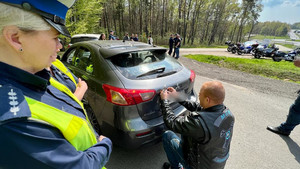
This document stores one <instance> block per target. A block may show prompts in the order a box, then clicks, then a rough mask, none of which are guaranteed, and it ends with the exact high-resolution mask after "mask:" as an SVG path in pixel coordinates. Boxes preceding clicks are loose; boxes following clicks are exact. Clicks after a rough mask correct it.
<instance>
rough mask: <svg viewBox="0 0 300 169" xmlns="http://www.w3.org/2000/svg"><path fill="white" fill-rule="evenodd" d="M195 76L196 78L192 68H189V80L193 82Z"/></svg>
mask: <svg viewBox="0 0 300 169" xmlns="http://www.w3.org/2000/svg"><path fill="white" fill-rule="evenodd" d="M195 78H196V74H195V72H194V71H193V70H191V75H190V81H191V82H194V80H195Z"/></svg>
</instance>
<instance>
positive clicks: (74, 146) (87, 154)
mask: <svg viewBox="0 0 300 169" xmlns="http://www.w3.org/2000/svg"><path fill="white" fill-rule="evenodd" d="M73 3H74V0H43V1H41V0H26V1H23V0H0V30H1V32H0V103H1V106H0V150H1V152H0V168H5V169H19V168H26V169H27V168H30V169H35V168H36V169H48V168H56V169H59V168H63V169H66V168H72V169H94V168H95V169H96V168H102V167H103V166H104V165H105V164H106V163H107V161H108V159H109V156H110V153H111V150H112V143H111V141H110V139H108V138H106V137H104V136H99V137H97V136H96V134H95V132H94V130H93V129H92V127H91V126H90V124H89V122H88V120H87V117H86V115H85V112H84V110H83V109H82V106H81V105H80V103H79V102H77V101H76V99H74V98H73V97H74V96H73V95H72V94H68V93H67V92H63V88H64V87H63V86H64V85H62V86H61V85H59V84H60V83H56V84H52V83H51V85H50V74H49V72H48V71H47V70H46V69H45V68H46V67H49V66H50V65H51V63H52V62H53V61H55V59H56V56H57V52H58V51H59V49H60V48H62V46H61V44H60V43H59V41H58V37H57V36H58V35H59V34H64V35H66V36H69V32H68V31H67V29H66V27H65V26H64V22H65V15H66V12H67V10H68V8H69V7H71V6H72V5H73Z"/></svg>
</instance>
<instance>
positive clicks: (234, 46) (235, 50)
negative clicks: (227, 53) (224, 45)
mask: <svg viewBox="0 0 300 169" xmlns="http://www.w3.org/2000/svg"><path fill="white" fill-rule="evenodd" d="M241 46H242V44H241V43H239V42H238V43H236V44H234V45H233V46H232V48H231V53H232V54H235V53H236V52H237V51H238V50H239V49H240V47H241Z"/></svg>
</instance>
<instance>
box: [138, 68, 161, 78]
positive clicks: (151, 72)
mask: <svg viewBox="0 0 300 169" xmlns="http://www.w3.org/2000/svg"><path fill="white" fill-rule="evenodd" d="M165 69H166V68H165V67H161V68H157V69H153V70H150V71H148V72H146V73H143V74H140V75H138V76H137V77H136V78H139V77H142V76H147V75H153V74H156V73H162V72H164V71H165Z"/></svg>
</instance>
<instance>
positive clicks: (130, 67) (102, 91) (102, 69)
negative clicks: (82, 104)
mask: <svg viewBox="0 0 300 169" xmlns="http://www.w3.org/2000/svg"><path fill="white" fill-rule="evenodd" d="M62 61H64V62H65V64H66V65H67V66H68V67H69V69H70V70H71V71H72V72H73V73H74V74H75V75H77V76H78V77H81V78H82V79H84V80H85V81H86V82H87V84H88V86H89V88H88V91H87V93H86V95H85V99H86V100H87V101H88V103H89V105H90V107H91V109H89V108H88V109H89V110H93V112H91V111H89V112H90V113H89V117H90V119H91V121H92V124H93V125H94V127H95V128H97V130H101V131H100V132H101V134H103V135H105V136H107V137H109V138H111V139H112V140H113V142H114V143H115V144H117V145H120V146H122V147H126V148H130V149H132V148H138V147H140V146H142V145H146V144H151V143H155V142H158V141H160V139H161V135H162V133H163V131H164V130H165V125H164V122H163V118H162V112H161V110H160V102H159V99H160V97H159V92H160V91H161V90H162V89H165V88H166V87H169V86H172V87H174V88H176V89H177V91H180V92H182V94H183V95H184V96H185V97H186V99H188V100H193V101H195V100H197V96H196V95H195V94H194V91H193V85H194V79H195V73H194V72H193V71H192V70H188V69H187V68H185V67H184V66H183V65H182V64H180V63H179V62H178V61H177V60H176V59H174V58H172V57H170V56H168V55H167V54H166V49H165V48H162V47H153V46H151V45H148V44H145V43H140V42H132V41H126V42H122V41H86V42H78V43H76V44H74V45H72V46H71V47H70V48H69V49H68V50H67V51H66V52H65V53H64V55H63V57H62ZM171 106H172V108H173V110H174V112H175V113H176V115H181V114H183V113H184V112H185V111H186V109H185V108H184V107H183V106H181V105H180V104H178V103H172V104H171Z"/></svg>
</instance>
